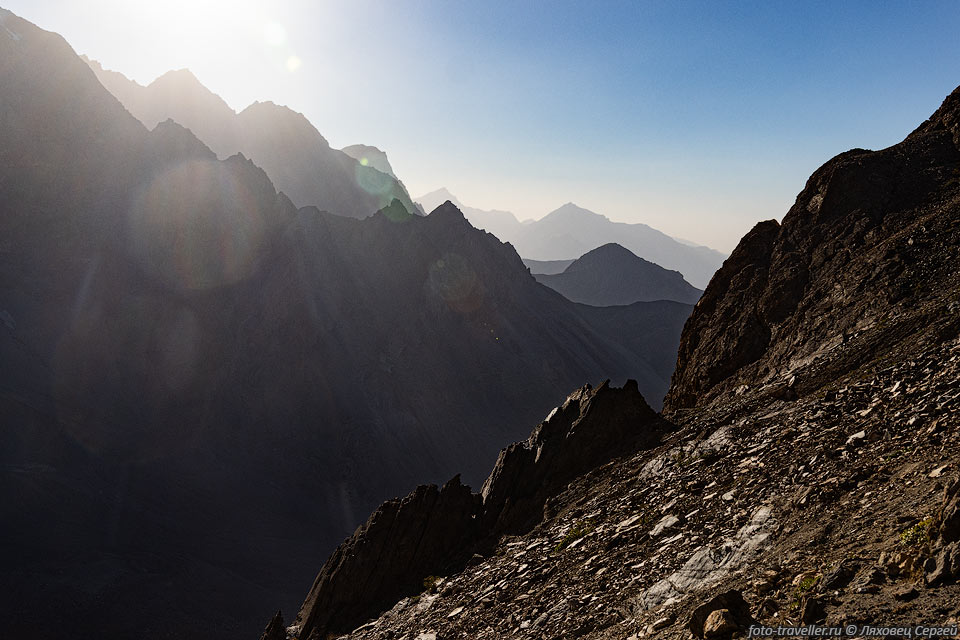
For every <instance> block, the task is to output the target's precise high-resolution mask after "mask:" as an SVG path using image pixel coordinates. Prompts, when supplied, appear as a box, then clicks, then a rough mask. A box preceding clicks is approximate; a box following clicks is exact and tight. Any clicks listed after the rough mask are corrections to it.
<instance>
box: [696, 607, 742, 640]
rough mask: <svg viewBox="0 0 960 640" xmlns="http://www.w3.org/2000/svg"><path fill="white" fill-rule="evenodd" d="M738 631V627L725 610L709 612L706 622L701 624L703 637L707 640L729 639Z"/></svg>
mask: <svg viewBox="0 0 960 640" xmlns="http://www.w3.org/2000/svg"><path fill="white" fill-rule="evenodd" d="M739 630H740V627H739V626H738V625H737V623H736V622H735V621H734V619H733V615H731V613H730V611H729V610H727V609H716V610H714V611H711V612H710V615H708V616H707V620H706V622H704V623H703V637H704V638H706V639H707V640H720V639H721V638H730V637H731V636H733V634H734V633H736V632H737V631H739Z"/></svg>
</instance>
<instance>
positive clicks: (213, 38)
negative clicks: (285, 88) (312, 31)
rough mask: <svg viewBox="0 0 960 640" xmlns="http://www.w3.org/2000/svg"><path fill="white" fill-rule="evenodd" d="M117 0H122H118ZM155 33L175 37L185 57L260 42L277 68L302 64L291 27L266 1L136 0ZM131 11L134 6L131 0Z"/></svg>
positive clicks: (294, 68) (292, 68) (289, 69)
mask: <svg viewBox="0 0 960 640" xmlns="http://www.w3.org/2000/svg"><path fill="white" fill-rule="evenodd" d="M117 1H119V0H117ZM138 4H140V5H142V6H141V7H140V8H138V9H137V11H141V12H146V13H147V14H148V15H149V22H150V24H151V25H152V31H154V34H155V35H158V36H161V35H162V36H163V37H164V38H166V39H168V40H169V41H172V42H176V43H177V45H178V47H179V49H180V52H181V54H183V57H184V58H185V59H186V60H187V64H188V65H189V60H190V59H197V58H202V57H204V56H210V55H216V54H217V53H218V52H222V51H227V50H238V49H239V50H244V49H248V48H249V49H253V50H256V49H257V48H258V47H259V48H260V49H261V50H262V51H263V52H264V54H265V55H267V56H268V57H269V58H271V59H273V61H274V64H275V65H276V68H277V69H278V70H284V71H286V72H289V73H293V72H295V71H297V70H298V69H300V67H302V66H303V59H302V58H301V57H300V55H298V52H297V51H296V50H295V49H294V42H293V39H292V38H291V37H290V31H289V29H288V28H287V26H285V25H284V23H283V21H282V19H281V18H280V16H278V15H277V13H276V12H275V11H273V10H272V9H271V4H270V3H268V2H265V1H264V0H167V1H166V2H164V3H154V2H150V3H146V2H144V3H138ZM125 9H127V10H131V11H132V10H133V9H132V8H131V7H130V6H129V5H126V6H125Z"/></svg>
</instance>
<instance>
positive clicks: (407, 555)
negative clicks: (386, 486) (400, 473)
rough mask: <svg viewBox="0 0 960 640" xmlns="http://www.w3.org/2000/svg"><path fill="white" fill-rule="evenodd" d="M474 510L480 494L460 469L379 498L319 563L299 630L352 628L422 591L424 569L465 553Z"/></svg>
mask: <svg viewBox="0 0 960 640" xmlns="http://www.w3.org/2000/svg"><path fill="white" fill-rule="evenodd" d="M479 514H480V496H478V495H476V494H473V493H471V492H470V487H467V486H464V485H462V484H460V477H459V476H457V477H455V478H453V479H452V480H450V482H448V483H447V484H445V485H444V486H443V488H442V489H439V490H438V489H437V487H436V485H430V486H421V487H418V488H417V490H416V491H414V492H413V493H411V494H410V495H408V496H407V497H405V498H403V499H402V500H390V501H388V502H385V503H383V504H382V505H380V508H379V509H377V510H376V511H375V512H374V513H373V515H371V516H370V518H369V519H368V520H367V523H366V524H365V525H363V526H362V527H360V528H359V529H357V531H356V533H354V534H353V536H352V537H351V538H350V539H348V540H347V541H346V542H344V543H343V544H342V545H340V547H338V548H337V550H336V551H335V552H334V553H333V555H332V556H330V559H329V560H327V562H326V563H324V565H323V568H322V569H321V570H320V574H319V575H318V576H317V579H316V580H315V581H314V583H313V587H312V588H311V589H310V593H309V594H308V595H307V599H306V600H305V601H304V603H303V607H302V608H301V610H300V615H299V616H298V618H297V622H296V624H297V625H299V627H300V636H301V637H302V638H308V639H313V638H318V639H322V638H326V637H327V634H328V633H336V632H343V631H349V630H350V629H353V628H354V627H355V626H357V625H358V624H359V623H361V622H363V621H364V620H365V619H367V618H368V617H370V616H372V615H375V614H377V613H379V612H380V611H383V610H384V609H387V608H389V607H390V606H392V605H393V603H394V602H396V601H397V599H398V598H400V597H402V596H405V595H412V594H415V593H419V592H420V591H422V590H423V579H424V577H425V576H428V575H431V574H442V573H444V572H445V571H446V570H447V569H449V568H450V565H451V564H452V563H456V561H457V559H458V557H460V559H463V558H462V556H464V554H466V557H467V558H469V554H470V552H471V550H472V549H473V546H474V544H476V542H477V540H478V539H479V538H480V535H481V529H480V519H479V518H478V516H479Z"/></svg>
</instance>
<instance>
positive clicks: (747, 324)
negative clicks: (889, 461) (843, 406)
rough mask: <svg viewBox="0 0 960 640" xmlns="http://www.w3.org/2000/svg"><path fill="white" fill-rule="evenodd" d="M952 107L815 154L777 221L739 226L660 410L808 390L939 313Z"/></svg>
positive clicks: (948, 226) (951, 192)
mask: <svg viewBox="0 0 960 640" xmlns="http://www.w3.org/2000/svg"><path fill="white" fill-rule="evenodd" d="M958 119H960V94H958V92H957V91H954V93H953V94H951V95H950V96H949V97H948V98H947V99H946V101H945V102H944V103H943V106H942V107H941V108H940V109H938V110H937V112H936V113H935V114H934V115H933V116H932V117H931V118H930V120H928V121H927V122H926V123H924V124H923V125H922V126H921V127H919V128H918V129H917V130H916V131H914V132H913V133H912V134H910V135H909V136H908V137H907V138H906V139H904V140H903V142H901V143H899V144H897V145H894V146H892V147H890V148H888V149H884V150H882V151H876V152H873V151H865V150H862V149H854V150H852V151H847V152H845V153H842V154H840V155H838V156H837V157H835V158H833V159H832V160H830V161H829V162H827V163H826V164H824V165H823V166H822V167H821V168H820V169H818V170H817V171H816V172H815V173H814V174H813V175H812V176H811V177H810V179H809V180H808V181H807V184H806V186H805V187H804V189H803V191H802V192H801V193H800V195H799V196H798V197H797V200H796V203H795V204H794V205H793V207H791V209H790V211H789V212H788V213H787V215H786V217H785V218H784V219H783V223H782V224H780V225H777V223H776V222H773V221H770V222H764V223H761V224H759V225H758V226H757V227H756V228H755V229H754V230H753V231H751V232H750V233H749V234H747V235H746V236H745V237H744V239H743V240H742V241H741V243H740V245H739V246H738V247H737V249H736V250H735V251H734V252H733V254H732V255H731V256H730V258H729V259H728V260H727V261H726V262H725V263H724V266H723V267H722V268H721V269H720V271H719V272H718V273H717V275H716V276H715V277H714V279H713V281H712V282H711V283H710V286H709V287H708V288H707V290H706V291H705V292H704V295H703V297H702V298H701V300H700V303H699V304H698V305H697V307H696V309H695V310H694V312H693V314H692V315H691V317H690V319H689V320H688V322H687V324H686V326H685V328H684V333H683V337H682V339H681V346H680V353H679V357H678V360H677V368H676V370H675V372H674V375H673V381H672V385H671V390H670V392H669V395H668V397H667V399H666V402H665V408H666V410H667V412H671V411H680V410H684V409H689V408H692V407H703V406H706V405H709V404H711V403H714V402H716V401H717V399H718V398H725V397H727V396H726V395H725V394H726V393H728V392H730V391H733V390H736V389H739V391H738V393H744V392H747V391H749V392H751V394H752V392H754V391H757V390H763V392H764V393H767V394H768V395H770V394H773V395H778V396H780V397H786V396H789V395H795V394H796V393H801V394H802V393H809V392H811V391H813V390H815V389H817V388H819V387H820V386H822V385H823V384H824V383H826V382H829V381H830V380H832V379H835V378H836V376H837V375H840V374H842V373H844V372H846V371H849V370H851V369H854V368H856V367H858V366H860V365H861V364H863V363H864V362H868V361H870V360H872V359H875V358H877V357H879V356H881V355H882V354H884V353H886V352H888V351H890V350H891V349H894V348H895V347H896V346H897V345H902V344H905V341H908V340H910V339H911V336H912V335H913V334H915V333H916V332H917V331H924V330H927V328H929V327H931V326H935V325H940V326H942V325H943V324H944V321H945V319H944V318H943V317H942V316H943V314H942V313H940V312H939V311H937V310H936V308H935V306H936V305H933V304H930V302H932V300H933V299H934V298H936V297H938V295H939V294H940V293H941V292H943V291H946V290H948V289H949V288H950V283H949V280H950V279H951V278H953V277H955V274H954V269H953V266H952V261H951V258H950V257H949V256H950V255H951V252H952V251H953V250H954V249H953V247H956V244H957V240H958V237H960V232H958V230H957V226H956V224H955V220H956V218H957V204H956V203H957V198H958V193H960V146H958V144H957V142H956V141H957V139H958V134H957V130H958V124H957V122H958ZM874 328H876V329H877V330H875V331H868V330H869V329H874ZM938 330H939V329H938ZM859 336H862V339H860V340H851V339H852V338H854V337H859ZM784 385H789V386H790V387H791V392H790V393H789V394H785V393H783V392H782V391H778V387H781V386H784Z"/></svg>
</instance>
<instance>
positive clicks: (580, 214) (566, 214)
mask: <svg viewBox="0 0 960 640" xmlns="http://www.w3.org/2000/svg"><path fill="white" fill-rule="evenodd" d="M542 219H543V220H548V219H549V220H608V221H609V218H608V217H607V216H605V215H601V214H599V213H595V212H593V211H590V210H589V209H584V208H583V207H581V206H579V205H576V204H574V203H572V202H568V203H566V204H565V205H563V206H561V207H560V208H558V209H555V210H554V211H551V212H550V213H548V214H547V215H545V216H544V217H543V218H542Z"/></svg>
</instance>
